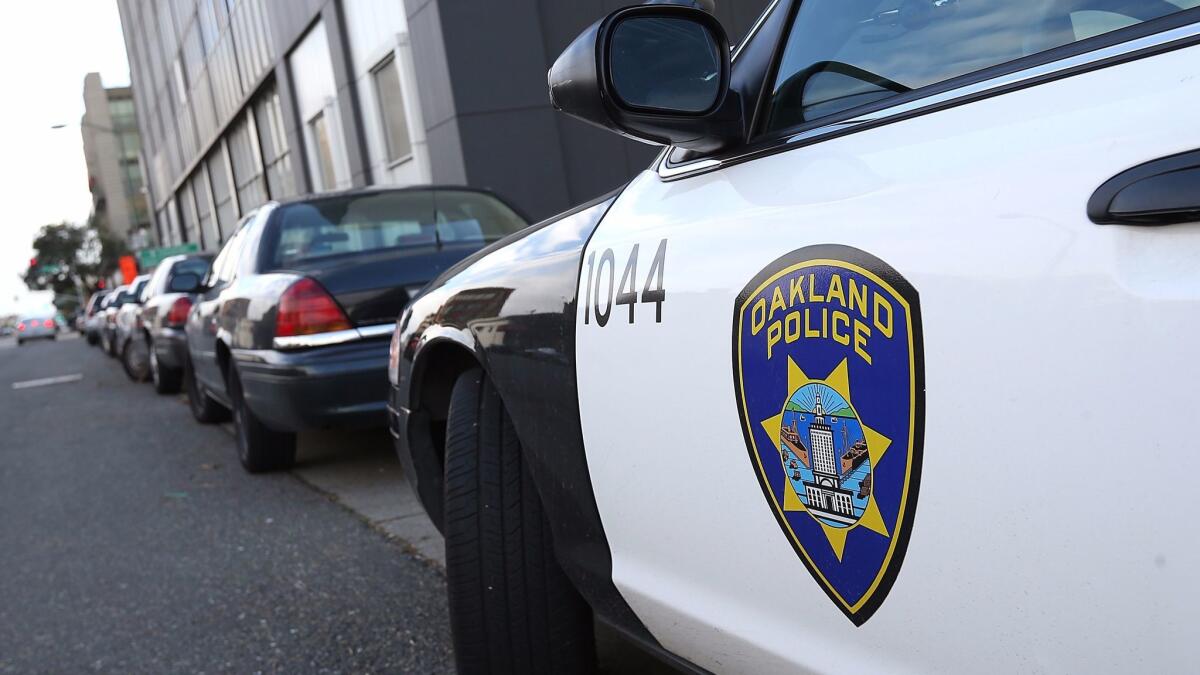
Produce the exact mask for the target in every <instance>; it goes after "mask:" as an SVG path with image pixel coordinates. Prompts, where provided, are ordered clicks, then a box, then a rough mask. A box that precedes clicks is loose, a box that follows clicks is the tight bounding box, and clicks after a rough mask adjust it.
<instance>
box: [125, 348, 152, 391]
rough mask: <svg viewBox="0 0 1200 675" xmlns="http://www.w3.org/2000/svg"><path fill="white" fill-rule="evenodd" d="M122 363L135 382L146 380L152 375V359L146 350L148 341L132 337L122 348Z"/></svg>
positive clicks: (126, 372)
mask: <svg viewBox="0 0 1200 675" xmlns="http://www.w3.org/2000/svg"><path fill="white" fill-rule="evenodd" d="M121 365H122V366H124V367H125V374H126V375H128V376H129V379H131V380H133V381H134V382H145V381H146V378H147V377H148V376H149V375H150V359H149V354H148V353H147V350H146V341H145V340H139V339H137V338H136V337H131V338H129V340H128V341H127V342H126V343H125V348H124V349H122V350H121Z"/></svg>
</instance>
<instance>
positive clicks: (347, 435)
mask: <svg viewBox="0 0 1200 675" xmlns="http://www.w3.org/2000/svg"><path fill="white" fill-rule="evenodd" d="M292 473H294V474H295V475H296V476H298V477H299V478H300V480H302V481H304V482H305V483H308V484H309V485H311V486H312V487H314V488H316V489H317V490H319V491H321V492H323V493H325V494H326V495H328V496H329V497H330V498H331V499H333V500H334V501H336V502H338V503H339V504H341V505H343V506H345V507H346V508H347V509H350V510H351V511H353V512H354V513H356V514H357V515H358V516H359V517H361V518H363V519H364V520H366V521H367V522H368V523H370V524H371V525H372V526H373V527H375V528H376V529H378V530H380V531H381V532H383V533H384V534H386V535H388V536H389V537H392V538H393V539H397V540H399V541H400V542H401V543H403V544H404V545H406V546H407V547H408V548H409V549H410V550H411V551H412V552H413V553H414V554H415V555H417V556H419V557H421V558H424V559H425V560H428V561H431V562H433V563H436V565H437V567H438V568H439V569H443V570H444V569H445V567H446V550H445V545H444V543H443V540H442V535H441V533H440V532H438V531H437V528H435V527H434V525H433V523H432V522H431V521H430V520H429V517H428V516H426V515H425V510H424V509H423V508H422V507H421V502H420V501H419V500H418V499H417V495H416V493H415V492H414V491H413V489H412V487H411V486H410V485H409V483H408V481H407V480H406V479H405V478H404V475H403V473H402V472H401V468H400V461H399V460H398V459H397V458H396V452H395V450H394V449H393V448H392V439H391V436H389V435H388V433H387V431H386V430H373V431H355V432H350V431H336V432H335V431H314V432H308V433H303V434H300V437H299V448H298V450H297V461H296V468H295V469H293V471H292Z"/></svg>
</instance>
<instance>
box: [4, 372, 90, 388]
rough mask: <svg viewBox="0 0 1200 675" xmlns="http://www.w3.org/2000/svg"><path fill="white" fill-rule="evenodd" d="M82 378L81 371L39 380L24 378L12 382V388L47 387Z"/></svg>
mask: <svg viewBox="0 0 1200 675" xmlns="http://www.w3.org/2000/svg"><path fill="white" fill-rule="evenodd" d="M82 379H83V374H82V373H75V374H74V375H60V376H58V377H43V378H42V379H40V380H26V381H24V382H13V386H12V388H13V389H32V388H34V387H48V386H50V385H52V384H66V383H68V382H78V381H80V380H82Z"/></svg>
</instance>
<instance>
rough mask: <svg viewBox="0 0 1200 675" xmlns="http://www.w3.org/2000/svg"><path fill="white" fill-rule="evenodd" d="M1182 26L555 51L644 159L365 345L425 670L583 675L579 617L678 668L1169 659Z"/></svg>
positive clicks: (1173, 657) (1174, 607) (993, 7)
mask: <svg viewBox="0 0 1200 675" xmlns="http://www.w3.org/2000/svg"><path fill="white" fill-rule="evenodd" d="M1197 4H1200V3H1198V2H1197V0H1012V1H1010V2H982V1H978V0H884V1H875V0H872V1H866V0H862V1H860V0H805V1H804V2H800V0H778V1H777V2H775V3H774V4H773V5H771V7H770V8H769V9H768V10H767V12H766V13H765V14H764V16H763V17H762V19H761V20H760V21H759V22H758V24H757V25H756V26H755V28H754V31H753V32H752V34H751V35H750V37H749V38H747V40H745V41H744V42H743V43H742V44H740V45H738V46H737V48H736V49H732V50H731V48H730V46H729V44H728V42H727V40H726V37H725V35H724V33H723V31H722V29H721V27H720V26H719V25H718V24H717V22H716V21H715V20H714V19H713V18H712V17H711V15H710V14H708V13H705V12H704V11H702V10H700V9H696V8H693V7H684V6H672V5H649V6H639V7H633V8H627V9H624V10H620V11H618V12H615V13H614V14H612V15H610V16H608V17H607V18H605V19H604V20H602V21H600V22H598V23H597V24H596V25H594V26H593V27H591V28H590V29H589V30H588V31H587V32H585V33H584V34H583V35H582V36H580V38H579V39H578V40H577V41H576V42H575V43H573V44H572V46H571V47H569V48H568V49H567V51H566V52H565V53H564V54H563V56H562V57H561V58H560V59H559V61H558V63H557V64H556V65H555V67H554V68H553V69H552V70H551V73H550V86H551V94H552V98H553V100H554V103H555V105H556V106H557V107H558V108H559V109H561V110H563V111H564V112H566V113H569V114H572V115H575V116H577V117H580V118H582V119H585V120H587V121H589V122H592V123H594V124H598V125H600V126H603V127H606V128H609V129H612V130H614V131H616V132H619V133H622V134H625V135H627V136H632V137H634V138H639V139H642V140H647V141H650V142H655V143H659V144H662V145H665V146H669V149H668V150H665V151H664V153H663V154H662V156H661V157H660V158H659V160H658V161H657V162H655V164H654V166H652V167H650V168H649V169H648V170H646V171H645V172H643V173H642V174H641V175H639V176H638V177H636V178H635V179H634V180H633V181H632V182H631V183H629V184H628V185H627V186H625V187H624V188H623V189H621V190H620V191H618V192H617V193H614V194H613V195H609V196H607V197H604V198H602V199H600V200H598V201H596V202H593V203H592V204H588V205H585V206H584V207H581V208H579V209H576V210H575V211H572V212H570V213H567V214H564V215H563V216H560V217H558V218H555V219H552V220H550V221H547V222H545V223H542V224H540V225H538V226H535V227H533V228H530V229H529V230H526V231H525V232H523V233H521V234H520V235H518V236H517V237H515V238H511V239H509V240H506V241H504V242H501V243H500V244H498V245H496V246H493V247H490V248H489V249H486V250H484V251H482V252H480V253H479V254H478V255H476V256H474V257H473V258H471V259H469V260H467V261H464V262H463V263H462V264H460V265H459V266H458V267H456V268H455V269H453V270H451V271H449V272H448V273H447V274H445V275H443V277H442V278H440V279H439V280H438V281H437V282H435V283H434V284H433V285H432V286H431V287H430V289H429V290H427V291H426V293H425V294H424V295H423V296H422V297H421V298H419V299H418V300H416V301H415V302H414V303H413V304H412V306H411V307H410V309H409V310H408V311H407V312H406V313H405V315H404V317H403V319H402V321H401V324H400V326H399V327H398V329H397V333H396V335H395V338H394V343H393V363H392V368H391V373H390V375H391V379H392V385H393V387H392V399H391V410H392V413H393V418H392V419H393V432H394V433H395V435H396V437H397V440H398V449H399V451H400V455H401V458H402V460H403V461H404V463H405V464H406V469H407V473H408V475H409V476H410V477H411V478H412V479H413V480H414V481H415V482H416V486H417V489H418V492H419V493H420V495H421V498H422V501H423V502H424V504H425V506H426V508H427V510H428V511H429V512H430V514H431V515H432V516H433V518H434V520H435V521H436V522H437V523H438V524H439V526H441V527H442V528H443V531H444V532H445V534H446V546H447V564H448V568H447V573H448V580H449V590H450V606H451V613H452V624H453V628H454V638H455V648H456V654H457V658H458V663H459V667H460V669H461V670H462V671H464V672H486V671H491V672H555V673H561V672H575V671H586V670H588V669H590V668H591V667H592V666H593V659H594V651H593V649H594V648H593V643H592V637H591V636H592V632H591V625H592V620H593V617H594V618H595V619H597V620H600V621H603V622H605V623H608V624H610V625H612V626H614V627H615V628H616V629H617V630H618V631H620V632H621V633H623V634H625V635H627V636H629V637H631V638H633V639H635V640H637V641H638V642H640V643H641V644H643V645H644V646H646V647H647V648H648V649H649V650H651V651H653V652H655V653H656V654H658V655H660V656H662V657H663V658H664V659H666V660H667V661H669V662H670V663H672V664H674V665H675V666H677V667H679V668H680V669H683V670H707V671H713V672H730V673H767V672H796V671H799V672H837V673H851V672H858V673H864V672H865V673H874V672H884V671H889V672H912V673H925V672H949V673H961V672H1114V673H1115V672H1151V671H1162V672H1184V671H1189V670H1191V669H1194V668H1195V665H1194V663H1193V662H1194V658H1193V657H1192V655H1191V650H1190V647H1191V642H1192V641H1193V640H1194V638H1195V635H1196V626H1197V625H1200V609H1198V607H1200V603H1198V602H1197V599H1198V598H1200V583H1198V582H1197V581H1196V578H1195V575H1194V570H1195V568H1196V567H1197V566H1198V565H1200V546H1198V545H1197V543H1196V540H1195V538H1194V533H1195V526H1194V514H1195V512H1196V511H1197V509H1198V508H1200V501H1198V500H1197V498H1196V495H1195V492H1194V491H1193V490H1192V489H1191V488H1190V485H1191V483H1192V481H1193V479H1194V477H1195V476H1196V475H1197V473H1198V472H1200V460H1198V459H1197V457H1198V456H1200V455H1198V454H1197V453H1196V452H1195V450H1196V448H1195V442H1194V441H1192V440H1189V439H1191V438H1192V429H1191V426H1190V425H1191V422H1192V419H1191V418H1192V417H1193V416H1195V411H1196V409H1197V404H1198V403H1200V397H1198V395H1197V394H1196V392H1195V390H1194V387H1193V383H1195V382H1196V381H1198V380H1200V358H1197V356H1196V351H1195V349H1196V348H1195V346H1194V343H1193V342H1192V339H1193V338H1194V336H1195V335H1196V333H1197V328H1198V327H1200V125H1198V124H1197V119H1198V117H1197V114H1198V113H1197V111H1198V110H1200V46H1198V43H1200V23H1197V22H1198V21H1200V9H1196V5H1197ZM731 51H735V52H736V60H735V61H733V62H732V65H731ZM918 495H919V499H918Z"/></svg>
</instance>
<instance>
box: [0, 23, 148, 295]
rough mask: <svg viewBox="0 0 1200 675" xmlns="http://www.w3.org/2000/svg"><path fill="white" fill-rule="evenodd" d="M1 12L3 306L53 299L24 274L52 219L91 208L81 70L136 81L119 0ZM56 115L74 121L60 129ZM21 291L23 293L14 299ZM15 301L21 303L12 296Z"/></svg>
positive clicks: (82, 214) (108, 79)
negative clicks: (35, 291) (35, 290)
mask: <svg viewBox="0 0 1200 675" xmlns="http://www.w3.org/2000/svg"><path fill="white" fill-rule="evenodd" d="M4 10H5V16H4V20H3V21H0V91H3V92H4V104H3V105H0V130H3V133H4V135H3V141H0V148H2V149H3V156H2V157H0V209H2V213H3V216H0V314H7V313H9V312H14V311H19V310H23V309H32V307H31V305H38V304H41V303H44V302H45V298H44V297H40V298H39V297H37V296H30V295H29V294H28V293H27V291H26V289H25V284H23V283H22V282H21V280H20V274H21V273H22V272H24V271H25V268H26V266H27V265H28V264H29V258H30V257H31V256H32V252H33V249H32V247H31V244H32V242H33V238H34V236H36V233H37V231H38V229H39V228H40V227H41V226H42V225H45V224H47V223H57V222H61V221H64V220H66V221H70V222H74V223H84V222H86V220H87V217H88V214H89V213H90V212H91V205H92V201H91V193H89V192H88V188H87V167H86V165H85V164H84V161H83V140H82V139H81V137H80V134H79V126H78V125H79V118H80V116H82V115H83V77H84V75H86V74H88V73H89V72H92V71H96V72H99V73H100V75H101V77H102V78H103V79H104V85H105V86H107V87H115V86H123V85H128V84H129V65H128V61H127V60H126V58H125V42H124V38H123V37H122V35H121V19H120V15H119V14H118V12H117V3H116V1H115V0H37V2H7V3H5V8H4ZM53 124H68V125H70V126H68V127H67V128H65V129H58V130H52V129H51V128H50V126H51V125H53ZM14 298H17V299H16V300H14ZM14 303H15V304H14Z"/></svg>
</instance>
